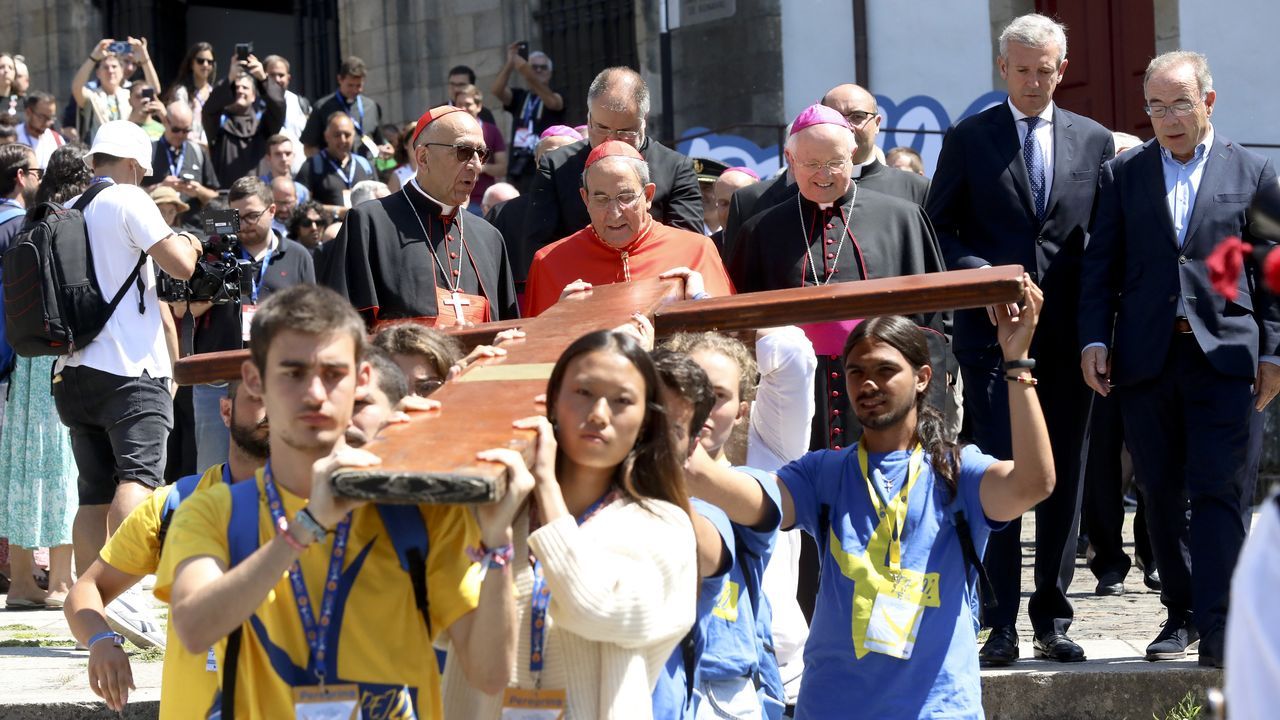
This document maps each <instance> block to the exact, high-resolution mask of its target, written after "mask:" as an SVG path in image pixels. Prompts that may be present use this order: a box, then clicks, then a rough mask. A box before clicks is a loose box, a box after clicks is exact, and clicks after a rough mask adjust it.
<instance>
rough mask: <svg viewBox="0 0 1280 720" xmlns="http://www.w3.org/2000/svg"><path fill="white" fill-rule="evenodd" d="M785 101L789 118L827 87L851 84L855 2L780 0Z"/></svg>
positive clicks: (811, 102) (809, 103) (821, 93)
mask: <svg viewBox="0 0 1280 720" xmlns="http://www.w3.org/2000/svg"><path fill="white" fill-rule="evenodd" d="M781 5H782V102H783V106H784V108H785V113H784V114H785V115H786V118H787V121H788V122H789V121H790V120H791V119H792V118H794V117H795V116H796V115H799V114H800V111H801V110H803V109H805V108H806V107H808V106H810V105H812V104H814V103H816V102H818V101H819V100H821V99H822V96H823V95H824V94H826V92H827V90H830V89H831V88H832V87H835V86H836V85H839V84H841V83H847V82H853V79H854V77H855V74H854V49H853V3H852V2H850V0H782V3H781Z"/></svg>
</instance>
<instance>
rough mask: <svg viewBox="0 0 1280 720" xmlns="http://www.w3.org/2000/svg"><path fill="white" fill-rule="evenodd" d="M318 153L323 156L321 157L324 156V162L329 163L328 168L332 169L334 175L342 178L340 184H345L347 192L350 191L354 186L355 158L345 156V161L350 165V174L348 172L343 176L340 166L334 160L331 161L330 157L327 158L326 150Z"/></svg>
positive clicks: (327, 152)
mask: <svg viewBox="0 0 1280 720" xmlns="http://www.w3.org/2000/svg"><path fill="white" fill-rule="evenodd" d="M320 152H321V154H323V155H324V159H325V160H327V161H328V162H329V167H331V168H333V171H334V172H336V173H338V177H340V178H342V182H343V183H345V184H346V186H347V189H348V190H350V189H351V186H352V185H355V184H356V159H355V157H354V156H352V155H348V156H347V161H348V162H350V163H351V172H350V174H347V175H344V174H343V173H342V166H341V165H339V164H338V163H337V162H336V161H334V159H333V158H332V157H330V156H329V151H327V150H321V151H320Z"/></svg>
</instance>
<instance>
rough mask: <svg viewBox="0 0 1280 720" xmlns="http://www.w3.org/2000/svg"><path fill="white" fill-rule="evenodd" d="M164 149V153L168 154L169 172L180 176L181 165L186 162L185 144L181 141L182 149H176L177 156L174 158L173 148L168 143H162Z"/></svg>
mask: <svg viewBox="0 0 1280 720" xmlns="http://www.w3.org/2000/svg"><path fill="white" fill-rule="evenodd" d="M164 149H165V153H166V154H167V155H168V156H169V174H170V175H172V176H174V177H182V176H181V175H180V174H179V173H180V172H181V171H182V166H183V165H185V164H186V159H187V144H186V143H182V149H181V150H179V151H178V157H177V159H176V160H175V159H174V157H173V148H172V147H171V146H170V145H169V143H165V144H164Z"/></svg>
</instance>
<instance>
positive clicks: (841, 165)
mask: <svg viewBox="0 0 1280 720" xmlns="http://www.w3.org/2000/svg"><path fill="white" fill-rule="evenodd" d="M796 164H797V165H799V166H800V167H802V168H804V169H805V170H808V171H809V172H812V173H816V172H818V171H819V170H823V169H825V170H826V171H827V172H830V173H831V174H833V175H838V174H840V173H842V172H844V169H845V167H847V166H848V164H849V160H847V159H845V160H832V161H830V162H818V161H817V160H810V161H809V162H802V163H796Z"/></svg>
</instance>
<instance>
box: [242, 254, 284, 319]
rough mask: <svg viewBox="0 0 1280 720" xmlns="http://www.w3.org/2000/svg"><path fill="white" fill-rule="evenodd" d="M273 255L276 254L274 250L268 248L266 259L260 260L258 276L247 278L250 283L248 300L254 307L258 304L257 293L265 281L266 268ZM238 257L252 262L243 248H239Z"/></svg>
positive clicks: (269, 264)
mask: <svg viewBox="0 0 1280 720" xmlns="http://www.w3.org/2000/svg"><path fill="white" fill-rule="evenodd" d="M275 253H276V251H275V248H269V249H268V250H267V254H266V257H264V258H262V266H261V267H259V268H258V276H257V277H256V278H255V277H253V276H252V275H251V276H249V282H250V283H252V284H251V285H250V286H249V287H250V293H249V300H250V302H252V303H253V304H254V305H257V304H258V291H259V290H261V289H262V284H263V283H264V282H265V281H266V279H267V268H268V267H270V266H271V256H272V255H275ZM240 257H242V258H244V259H245V260H248V261H249V262H253V258H252V257H251V256H250V255H249V253H247V252H245V250H244V248H240Z"/></svg>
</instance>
